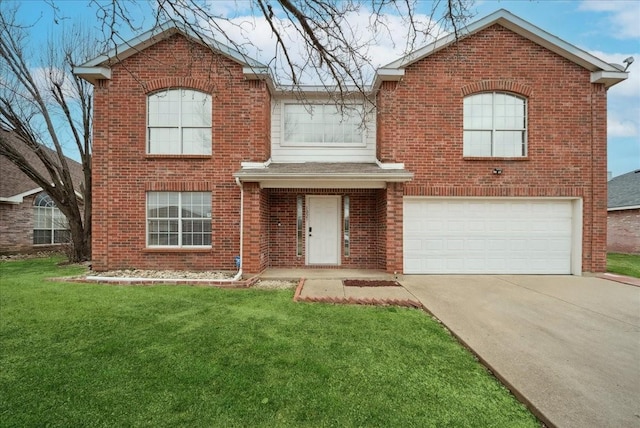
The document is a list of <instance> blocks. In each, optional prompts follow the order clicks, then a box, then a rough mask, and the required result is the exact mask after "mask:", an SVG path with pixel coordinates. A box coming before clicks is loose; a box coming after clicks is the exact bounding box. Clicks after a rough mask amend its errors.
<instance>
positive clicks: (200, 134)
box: [182, 128, 211, 155]
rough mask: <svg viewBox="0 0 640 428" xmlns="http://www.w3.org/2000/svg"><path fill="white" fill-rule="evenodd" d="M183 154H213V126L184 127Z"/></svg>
mask: <svg viewBox="0 0 640 428" xmlns="http://www.w3.org/2000/svg"><path fill="white" fill-rule="evenodd" d="M182 153H183V154H198V155H210V154H211V128H183V129H182Z"/></svg>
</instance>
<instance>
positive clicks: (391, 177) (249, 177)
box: [234, 170, 413, 183]
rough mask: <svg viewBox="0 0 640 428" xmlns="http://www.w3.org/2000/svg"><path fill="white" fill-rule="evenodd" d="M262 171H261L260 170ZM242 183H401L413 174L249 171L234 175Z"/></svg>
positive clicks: (408, 179) (411, 177)
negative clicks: (317, 181)
mask: <svg viewBox="0 0 640 428" xmlns="http://www.w3.org/2000/svg"><path fill="white" fill-rule="evenodd" d="M257 171H261V170H257ZM262 171H263V170H262ZM234 177H236V178H238V179H239V180H240V181H242V182H256V181H264V180H268V181H283V180H284V181H290V180H323V181H343V180H359V181H386V182H394V183H401V182H406V181H410V180H411V179H413V173H412V172H407V171H404V172H402V173H396V174H360V173H352V174H349V173H343V174H326V173H322V174H318V173H300V174H287V173H283V174H265V173H264V172H263V173H251V172H249V171H241V172H238V173H235V174H234Z"/></svg>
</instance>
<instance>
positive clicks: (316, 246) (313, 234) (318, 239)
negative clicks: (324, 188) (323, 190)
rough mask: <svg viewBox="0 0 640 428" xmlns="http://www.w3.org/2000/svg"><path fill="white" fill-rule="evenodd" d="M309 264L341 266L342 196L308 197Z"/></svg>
mask: <svg viewBox="0 0 640 428" xmlns="http://www.w3.org/2000/svg"><path fill="white" fill-rule="evenodd" d="M307 207H308V210H307V264H309V265H338V264H340V196H307Z"/></svg>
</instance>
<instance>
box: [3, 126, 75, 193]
mask: <svg viewBox="0 0 640 428" xmlns="http://www.w3.org/2000/svg"><path fill="white" fill-rule="evenodd" d="M0 132H2V133H6V134H9V131H5V130H2V129H0ZM15 146H16V147H17V148H18V149H19V150H20V153H22V155H23V156H24V157H25V158H26V159H27V160H28V161H29V162H30V163H31V164H32V165H34V166H35V168H36V169H37V171H38V172H39V173H41V174H43V175H45V176H48V172H47V170H46V168H45V167H44V165H43V164H42V161H40V159H39V158H38V156H37V155H36V154H35V153H34V152H33V151H31V150H29V149H28V148H27V147H26V146H25V145H24V144H18V143H15ZM42 147H44V149H45V150H46V151H48V152H49V154H50V155H51V157H52V158H53V159H56V157H57V154H56V153H55V152H54V151H53V150H51V149H49V148H48V147H45V146H42ZM67 162H68V163H69V169H70V170H71V178H72V179H73V182H74V184H75V186H76V191H79V187H78V186H79V185H80V183H82V182H84V172H83V170H82V165H81V164H80V163H78V162H76V161H74V160H73V159H70V158H67ZM0 174H1V175H2V179H1V180H0V202H9V203H20V202H22V200H21V199H22V198H21V197H20V195H23V196H26V195H28V194H33V193H36V192H38V191H39V190H40V186H39V185H37V184H36V183H34V182H33V181H31V179H30V178H29V177H27V176H26V175H25V174H24V173H23V172H22V171H20V169H19V168H18V167H17V166H15V165H14V164H13V163H12V162H11V161H10V160H9V159H7V158H6V157H5V156H2V155H0Z"/></svg>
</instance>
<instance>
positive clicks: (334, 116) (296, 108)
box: [284, 104, 362, 144]
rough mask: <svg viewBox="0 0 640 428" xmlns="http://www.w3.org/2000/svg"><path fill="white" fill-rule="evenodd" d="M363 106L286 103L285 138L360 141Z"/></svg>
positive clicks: (320, 140)
mask: <svg viewBox="0 0 640 428" xmlns="http://www.w3.org/2000/svg"><path fill="white" fill-rule="evenodd" d="M360 113H361V108H360V107H358V106H342V107H340V106H336V105H321V104H317V105H310V106H304V105H297V104H286V105H285V106H284V141H286V142H293V143H308V144H322V143H324V144H329V143H334V144H340V143H359V142H361V141H362V130H361V128H360V120H361V119H360V118H361V114H360Z"/></svg>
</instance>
